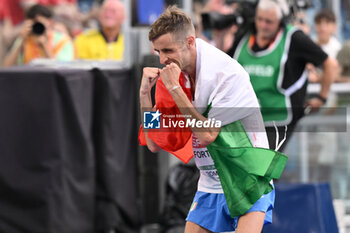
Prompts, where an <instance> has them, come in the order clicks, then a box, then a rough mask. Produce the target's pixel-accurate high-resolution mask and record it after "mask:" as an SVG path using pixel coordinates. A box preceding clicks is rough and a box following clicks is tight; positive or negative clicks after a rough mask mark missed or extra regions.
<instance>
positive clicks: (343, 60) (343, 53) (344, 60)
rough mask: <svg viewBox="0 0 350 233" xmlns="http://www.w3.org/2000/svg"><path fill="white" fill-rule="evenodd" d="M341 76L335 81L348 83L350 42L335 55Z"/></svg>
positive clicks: (349, 74) (349, 75) (349, 76)
mask: <svg viewBox="0 0 350 233" xmlns="http://www.w3.org/2000/svg"><path fill="white" fill-rule="evenodd" d="M337 60H338V62H339V65H340V70H341V74H340V77H339V78H338V79H337V81H339V82H350V40H349V41H346V42H345V43H344V44H343V46H342V47H341V49H340V51H339V52H338V55H337Z"/></svg>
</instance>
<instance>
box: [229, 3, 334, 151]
mask: <svg viewBox="0 0 350 233" xmlns="http://www.w3.org/2000/svg"><path fill="white" fill-rule="evenodd" d="M288 13H289V7H288V4H287V2H286V1H285V0H260V1H259V3H258V6H257V10H256V14H255V20H254V23H253V25H252V26H251V28H250V30H247V32H245V33H243V34H241V35H240V36H239V37H237V38H236V39H235V42H234V44H233V46H232V48H231V49H230V50H229V51H228V54H229V55H230V56H233V58H235V59H236V60H237V61H238V62H239V63H240V64H241V65H242V66H243V67H244V68H245V70H246V71H247V72H248V73H249V75H250V81H251V83H252V85H253V88H254V91H255V93H256V95H257V97H258V100H259V104H260V107H261V108H262V110H261V112H262V115H263V119H264V123H265V126H266V131H267V135H268V139H269V144H270V149H276V147H277V145H278V144H279V143H278V142H280V141H282V139H283V137H284V135H285V132H286V130H287V139H288V138H289V136H290V134H291V132H292V131H293V128H294V127H295V125H296V123H297V121H298V120H299V119H300V118H301V117H302V116H303V115H304V112H305V111H304V110H305V108H307V110H311V111H317V110H318V109H319V108H320V107H321V106H322V105H323V104H324V103H325V102H326V100H327V95H328V92H329V88H330V85H331V83H332V82H333V80H334V79H335V75H336V72H334V70H335V69H336V67H337V62H336V60H335V59H333V58H331V57H329V56H328V55H327V54H326V53H325V52H323V51H322V49H321V48H320V47H319V46H318V45H316V44H315V43H314V42H313V41H312V40H311V39H310V38H309V37H308V36H307V35H305V34H304V33H303V32H302V31H301V30H298V29H297V28H295V27H293V26H291V25H287V24H286V17H287V15H288ZM307 63H312V64H313V65H315V66H320V65H322V66H323V70H324V74H323V77H322V81H321V91H320V93H319V94H318V95H316V97H314V98H312V99H310V100H308V101H307V102H305V95H306V87H307V73H306V71H305V65H306V64H307ZM274 125H276V126H278V131H279V133H278V134H276V131H275V128H274ZM276 135H279V138H277V139H276ZM284 145H285V144H284ZM282 148H283V147H280V150H282Z"/></svg>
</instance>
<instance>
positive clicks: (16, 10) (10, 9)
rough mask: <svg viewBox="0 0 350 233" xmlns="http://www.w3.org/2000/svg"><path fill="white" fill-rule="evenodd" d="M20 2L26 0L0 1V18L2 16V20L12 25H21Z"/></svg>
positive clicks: (22, 15)
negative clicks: (8, 20) (7, 20)
mask: <svg viewBox="0 0 350 233" xmlns="http://www.w3.org/2000/svg"><path fill="white" fill-rule="evenodd" d="M22 1H26V0H0V9H1V10H0V17H1V15H2V17H3V18H2V19H10V20H11V22H12V24H13V25H17V24H19V23H21V22H22V21H23V19H24V11H23V9H22V7H21V2H22ZM1 11H2V12H1Z"/></svg>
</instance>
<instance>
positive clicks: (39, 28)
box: [32, 22, 46, 36]
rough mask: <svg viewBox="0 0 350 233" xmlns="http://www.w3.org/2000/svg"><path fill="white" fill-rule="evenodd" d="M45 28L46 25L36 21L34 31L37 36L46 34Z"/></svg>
mask: <svg viewBox="0 0 350 233" xmlns="http://www.w3.org/2000/svg"><path fill="white" fill-rule="evenodd" d="M45 30H46V28H45V25H44V24H42V23H40V22H35V23H34V24H33V26H32V33H33V34H34V35H37V36H40V35H42V34H44V32H45Z"/></svg>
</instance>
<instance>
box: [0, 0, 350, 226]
mask: <svg viewBox="0 0 350 233" xmlns="http://www.w3.org/2000/svg"><path fill="white" fill-rule="evenodd" d="M173 4H176V5H178V6H179V7H180V8H182V9H183V10H184V11H185V12H186V13H188V14H190V15H191V17H192V19H193V23H194V25H195V27H196V30H197V31H196V33H197V37H199V38H202V39H204V40H206V41H208V42H209V43H211V44H212V45H214V46H216V47H217V48H219V49H221V50H223V51H225V52H227V51H228V50H229V49H230V48H231V46H232V45H233V43H234V41H235V36H236V35H237V33H239V32H240V30H242V28H243V29H244V27H246V25H248V24H249V23H251V21H252V20H253V19H254V7H252V6H254V4H256V1H254V0H246V1H244V0H143V1H142V0H124V1H121V0H0V69H5V68H7V67H11V69H16V67H18V66H53V67H62V66H64V67H67V68H72V67H73V68H84V67H86V64H88V66H87V67H88V68H90V67H91V64H95V65H96V64H103V62H105V64H109V65H108V67H109V68H113V66H119V65H120V64H122V65H121V67H123V66H127V67H128V68H130V67H134V66H144V65H155V66H158V65H159V64H158V63H159V62H158V61H157V55H156V54H155V53H154V52H153V50H152V48H151V45H150V42H149V41H148V30H149V26H150V25H151V24H152V22H154V21H155V20H156V19H157V17H158V16H159V15H160V14H161V13H162V11H163V10H164V9H165V8H166V7H167V6H169V5H173ZM289 5H290V7H291V9H290V15H288V17H287V19H286V20H287V21H288V23H290V24H294V25H295V26H297V27H299V28H300V29H301V30H303V31H304V32H305V34H307V35H308V36H310V38H312V40H313V41H314V42H315V43H317V44H318V45H319V46H320V47H321V48H322V49H323V50H324V51H325V52H326V53H327V54H328V55H329V56H331V57H333V58H335V59H336V60H337V62H338V68H337V69H336V70H334V72H336V73H337V78H336V80H335V83H334V84H333V86H332V89H331V93H330V95H329V97H328V100H327V103H326V108H325V109H323V110H321V111H320V112H319V113H317V115H315V116H311V118H310V117H306V118H303V119H302V120H301V121H300V123H299V125H298V129H297V130H296V133H295V134H294V135H293V138H292V139H291V140H290V142H289V144H288V145H287V147H286V149H285V153H286V154H287V155H288V156H289V161H288V164H287V167H286V170H285V172H284V175H283V177H282V178H281V182H328V183H330V185H331V190H332V195H333V198H334V200H335V203H336V205H335V206H336V212H337V216H338V218H343V216H349V215H350V145H349V138H350V131H349V130H348V129H349V125H348V124H349V123H348V122H349V120H348V118H349V117H348V115H349V114H348V111H349V106H350V1H349V0H335V1H334V0H333V1H331V0H289ZM96 62H98V63H96ZM307 71H308V80H309V83H310V84H311V85H309V88H308V92H309V93H310V94H312V93H316V92H317V91H318V90H319V89H318V88H319V86H318V84H319V83H320V82H321V80H320V77H321V76H322V69H321V68H320V67H314V66H313V65H311V64H309V65H308V66H307ZM332 109H333V110H332ZM334 109H335V110H334ZM338 109H342V110H343V111H339V110H338ZM339 112H342V114H343V115H345V119H347V121H346V120H345V125H346V127H345V129H344V128H341V129H339V125H338V124H340V125H342V123H344V122H339V120H338V119H339V118H337V117H338V116H337V114H339ZM160 160H162V161H163V160H164V158H160ZM160 163H161V162H160ZM166 163H168V164H169V166H172V165H174V164H175V163H177V161H176V160H174V159H173V158H172V157H169V158H167V159H166ZM167 168H168V167H166V168H162V167H160V171H159V173H160V174H161V176H160V177H161V178H160V183H161V184H164V183H165V182H166V180H165V179H166V174H167V173H168V170H167ZM164 189H165V188H164V187H163V186H162V187H161V192H162V193H163V194H162V195H164V192H165V191H164ZM339 216H340V217H339ZM338 224H340V225H339V226H340V229H341V230H342V232H345V229H346V227H348V229H349V228H350V220H349V217H348V220H344V219H342V220H341V222H338ZM346 224H348V225H346Z"/></svg>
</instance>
